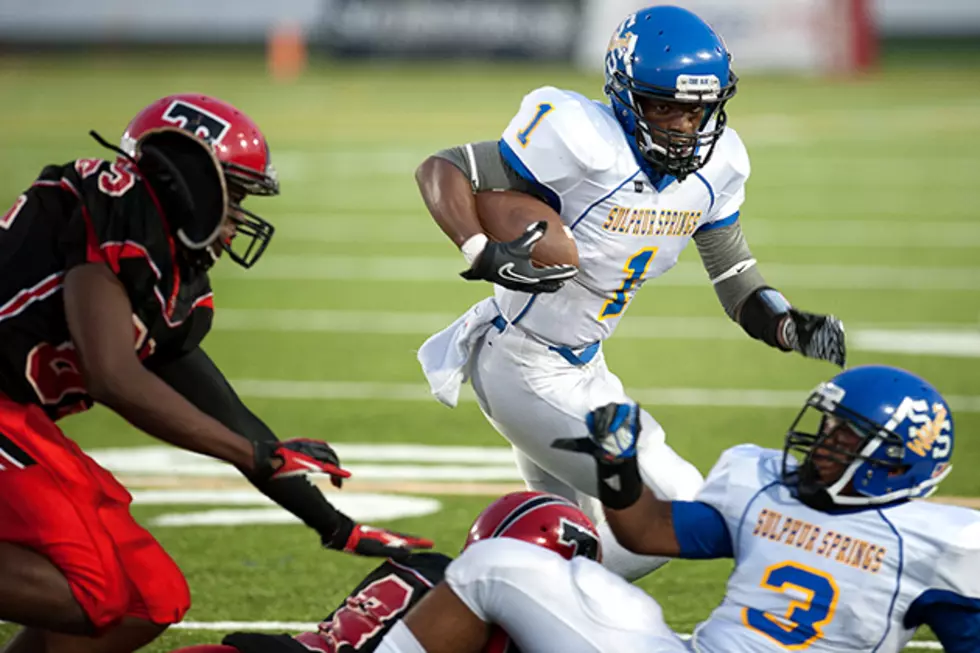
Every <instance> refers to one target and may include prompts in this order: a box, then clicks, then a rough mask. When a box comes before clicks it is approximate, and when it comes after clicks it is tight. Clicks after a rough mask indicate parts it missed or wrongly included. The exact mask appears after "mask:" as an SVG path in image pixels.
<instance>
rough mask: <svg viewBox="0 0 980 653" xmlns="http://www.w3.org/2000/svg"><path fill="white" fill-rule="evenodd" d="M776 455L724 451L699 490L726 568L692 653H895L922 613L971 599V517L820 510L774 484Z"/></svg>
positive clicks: (974, 539) (974, 564)
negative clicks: (725, 546) (730, 564)
mask: <svg viewBox="0 0 980 653" xmlns="http://www.w3.org/2000/svg"><path fill="white" fill-rule="evenodd" d="M782 458H783V454H782V452H781V451H774V450H770V449H761V448H759V447H757V446H754V445H742V446H738V447H735V448H733V449H729V450H728V451H726V452H725V453H724V454H723V455H722V457H721V458H720V459H719V461H718V463H717V464H716V465H715V468H714V469H713V470H712V472H711V474H710V475H709V477H708V480H707V481H706V482H705V485H704V486H703V488H702V489H701V491H700V493H699V494H698V497H697V499H698V500H699V501H702V502H704V503H707V504H709V505H711V506H713V507H714V508H715V509H717V510H718V511H719V512H720V513H721V515H722V516H723V517H724V519H725V522H726V524H727V526H728V529H729V533H730V535H731V538H732V547H733V550H734V555H735V570H734V571H733V572H732V575H731V576H730V577H729V580H728V588H727V593H726V595H725V598H724V600H723V601H722V603H721V605H720V606H719V607H718V608H716V609H715V611H714V612H713V613H712V614H711V616H710V617H709V618H708V620H707V621H705V622H704V623H702V624H701V625H699V626H698V628H697V629H696V630H695V634H694V638H693V639H692V642H691V643H692V648H693V649H694V650H696V651H702V652H703V653H723V652H724V653H772V652H775V651H786V650H796V651H802V650H805V651H809V652H812V653H825V652H829V651H863V652H867V653H871V652H876V653H895V652H897V651H900V650H901V649H902V648H903V646H904V645H905V643H907V642H908V641H909V640H910V639H911V637H912V634H913V632H914V630H915V627H916V626H917V625H919V623H920V622H921V619H919V618H918V617H917V615H918V614H920V611H921V610H922V609H923V608H924V607H925V606H926V605H929V604H931V603H934V602H940V603H961V604H964V603H965V604H970V605H976V604H978V603H980V513H978V512H976V511H973V510H968V509H966V508H959V507H954V506H947V505H940V504H936V503H928V502H923V501H910V502H907V503H903V504H899V505H894V506H891V507H887V508H882V509H876V508H872V509H863V510H859V511H850V512H845V513H837V514H827V513H823V512H819V511H816V510H812V509H811V508H808V507H807V506H805V505H803V504H802V503H800V502H799V501H797V500H796V499H795V498H793V497H792V496H791V494H790V491H789V490H788V489H787V488H786V487H785V486H784V485H782V484H781V483H780V476H781V465H782Z"/></svg>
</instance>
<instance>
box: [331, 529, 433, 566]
mask: <svg viewBox="0 0 980 653" xmlns="http://www.w3.org/2000/svg"><path fill="white" fill-rule="evenodd" d="M348 523H349V524H350V525H351V528H350V530H347V529H340V530H338V531H337V533H336V534H335V535H334V538H333V539H332V540H331V541H329V542H327V541H325V542H324V543H323V544H324V546H326V547H327V548H329V549H334V550H337V551H343V552H345V553H353V554H354V555H359V556H366V557H369V558H392V559H394V560H402V559H404V558H406V557H408V556H409V555H411V554H412V553H413V552H414V551H415V550H416V549H431V548H432V546H433V542H432V540H428V539H425V538H423V537H415V536H414V535H406V534H405V533H398V532H396V531H389V530H388V529H386V528H378V527H376V526H366V525H364V524H354V523H352V522H348Z"/></svg>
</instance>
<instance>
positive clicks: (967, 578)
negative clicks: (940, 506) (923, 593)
mask: <svg viewBox="0 0 980 653" xmlns="http://www.w3.org/2000/svg"><path fill="white" fill-rule="evenodd" d="M950 512H952V511H950ZM955 512H956V517H958V518H959V519H955V520H954V519H950V522H953V523H954V524H955V528H950V529H949V530H948V531H947V532H946V533H944V535H945V537H944V540H945V541H944V544H945V545H946V552H945V554H944V555H942V556H940V558H939V561H938V564H939V573H938V574H937V579H936V585H937V587H936V589H940V590H948V591H951V592H954V593H956V594H959V595H960V596H964V597H968V598H971V599H978V600H980V513H978V512H976V511H975V510H968V509H966V508H956V509H955ZM936 521H938V522H939V524H938V525H939V526H940V528H939V529H938V532H939V533H942V531H943V530H944V529H943V528H942V522H943V521H945V520H934V522H933V527H935V526H937V524H936V523H935V522H936ZM950 525H951V526H952V525H953V524H950Z"/></svg>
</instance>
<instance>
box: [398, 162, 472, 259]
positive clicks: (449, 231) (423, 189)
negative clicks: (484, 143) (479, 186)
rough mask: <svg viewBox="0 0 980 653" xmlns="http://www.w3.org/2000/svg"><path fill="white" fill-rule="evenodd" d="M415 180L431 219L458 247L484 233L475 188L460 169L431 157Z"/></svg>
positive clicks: (416, 172)
mask: <svg viewBox="0 0 980 653" xmlns="http://www.w3.org/2000/svg"><path fill="white" fill-rule="evenodd" d="M415 181H416V183H417V184H418V186H419V192H420V193H421V194H422V199H423V201H425V206H426V207H427V208H428V209H429V213H430V214H431V215H432V219H433V220H435V222H436V224H437V225H439V228H440V229H442V231H443V233H445V234H446V235H447V236H448V237H449V239H450V240H452V241H453V242H454V243H456V246H457V247H462V246H463V243H465V242H466V241H467V240H469V239H470V238H472V237H473V236H476V235H478V234H482V233H483V229H482V228H481V227H480V221H479V219H478V217H477V212H476V198H475V197H474V195H473V188H472V186H471V185H470V180H469V179H467V178H466V175H464V174H463V172H462V171H461V170H460V169H459V168H457V167H456V166H454V165H453V164H452V163H450V162H449V161H447V160H445V159H442V158H440V157H437V156H430V157H429V158H428V159H426V160H425V161H423V162H422V165H420V166H419V167H418V169H417V170H416V171H415Z"/></svg>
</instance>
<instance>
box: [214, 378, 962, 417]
mask: <svg viewBox="0 0 980 653" xmlns="http://www.w3.org/2000/svg"><path fill="white" fill-rule="evenodd" d="M231 383H232V385H233V386H234V387H235V390H237V391H238V394H240V395H242V396H243V397H250V398H254V399H294V400H352V399H383V400H390V401H433V402H434V401H435V399H433V398H432V395H431V394H430V393H429V387H428V386H427V385H425V384H421V383H374V382H357V381H287V380H271V379H236V380H233V381H232V382H231ZM808 392H809V390H802V389H801V390H746V389H739V390H735V389H708V388H632V389H629V395H630V397H632V398H633V399H634V400H636V401H639V402H642V403H645V404H648V405H649V406H653V407H656V406H708V407H712V408H798V407H800V406H801V405H802V402H803V399H804V398H805V397H806V396H807V393H808ZM946 399H947V400H948V401H949V403H950V405H951V407H952V408H953V410H955V411H957V412H961V413H980V396H958V395H952V396H947V397H946ZM473 400H474V397H473V393H472V390H470V388H469V387H468V386H465V387H464V388H463V391H462V393H461V395H460V401H473Z"/></svg>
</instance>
